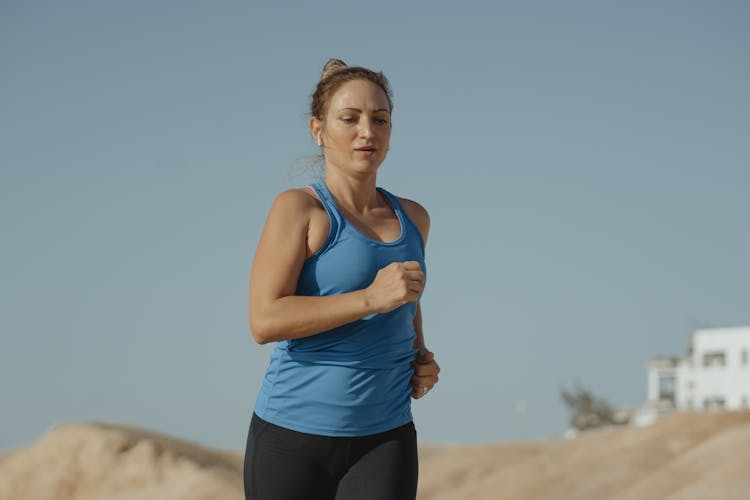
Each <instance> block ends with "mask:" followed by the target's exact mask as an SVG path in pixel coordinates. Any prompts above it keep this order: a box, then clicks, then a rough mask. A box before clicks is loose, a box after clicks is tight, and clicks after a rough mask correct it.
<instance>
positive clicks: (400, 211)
mask: <svg viewBox="0 0 750 500" xmlns="http://www.w3.org/2000/svg"><path fill="white" fill-rule="evenodd" d="M378 190H379V191H380V192H381V193H383V195H385V197H386V198H388V201H389V202H390V203H391V206H392V207H393V210H394V211H395V212H396V214H397V215H398V217H399V218H400V219H401V220H402V221H406V225H407V226H410V228H409V229H407V228H404V230H405V231H407V232H411V231H413V232H414V234H415V235H416V236H415V237H416V238H417V239H418V240H419V243H420V244H421V246H422V248H423V249H424V241H423V239H422V232H421V231H420V230H419V227H418V226H417V224H416V223H415V222H414V221H413V220H412V219H411V217H409V214H408V213H406V210H404V207H403V205H401V202H400V201H399V200H398V198H397V197H396V196H395V195H393V194H392V193H390V192H389V191H387V190H385V189H383V188H382V187H379V188H378Z"/></svg>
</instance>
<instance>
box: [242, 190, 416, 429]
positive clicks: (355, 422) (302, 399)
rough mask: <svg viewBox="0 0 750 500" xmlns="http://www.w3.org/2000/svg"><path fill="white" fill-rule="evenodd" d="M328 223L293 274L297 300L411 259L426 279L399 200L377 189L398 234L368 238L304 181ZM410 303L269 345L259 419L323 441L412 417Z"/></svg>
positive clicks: (363, 281)
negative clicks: (324, 233)
mask: <svg viewBox="0 0 750 500" xmlns="http://www.w3.org/2000/svg"><path fill="white" fill-rule="evenodd" d="M311 186H312V187H313V189H314V190H315V192H316V193H317V195H318V198H319V199H320V201H321V203H322V204H323V206H324V208H325V210H326V212H327V214H328V218H329V230H328V237H327V238H326V241H325V243H324V244H323V246H322V247H321V248H320V250H318V251H317V252H315V254H313V255H311V256H310V257H309V258H308V259H307V260H306V261H305V263H304V265H303V267H302V270H301V272H300V276H299V280H298V284H297V291H296V294H297V295H306V296H322V295H336V294H341V293H345V292H351V291H354V290H360V289H363V288H366V287H367V286H369V285H370V284H371V283H372V281H373V280H374V279H375V275H376V274H377V272H378V270H379V269H381V268H383V267H385V266H387V265H388V264H390V263H392V262H403V261H407V260H415V261H418V262H419V263H420V265H421V266H422V271H423V272H425V274H426V269H425V261H424V242H423V240H422V235H421V233H420V232H419V229H418V228H417V226H416V225H415V224H414V223H413V222H412V221H411V219H410V218H409V217H408V215H407V214H406V212H405V211H404V210H403V207H402V206H401V204H400V203H399V201H398V199H397V198H396V197H395V196H393V195H392V194H391V193H389V192H388V191H386V190H385V189H383V188H380V187H378V188H377V189H378V191H379V192H380V193H382V195H383V196H385V198H386V200H387V201H388V203H389V204H390V205H391V208H392V209H393V211H394V212H395V214H396V216H397V217H398V221H399V224H400V226H401V234H400V235H399V237H398V238H396V239H395V240H393V241H389V242H382V241H378V240H375V239H373V238H370V237H369V236H367V235H365V234H364V233H362V232H361V231H359V230H358V229H357V228H356V227H355V226H354V225H352V224H351V223H350V222H349V221H348V220H347V219H346V218H345V217H344V216H343V214H342V212H341V211H340V210H339V208H338V206H337V205H336V202H335V201H334V199H333V196H332V195H331V193H330V191H329V190H328V187H327V185H326V184H325V182H324V181H321V182H317V183H314V184H311ZM416 309H417V303H416V302H410V303H407V304H404V305H403V306H401V307H398V308H397V309H395V310H393V311H390V312H388V313H383V314H379V313H375V314H371V315H369V316H365V317H364V318H362V319H359V320H356V321H353V322H351V323H347V324H345V325H341V326H339V327H336V328H333V329H331V330H328V331H325V332H321V333H318V334H315V335H310V336H308V337H304V338H299V339H291V340H283V341H279V342H277V343H276V346H275V348H274V350H273V351H272V353H271V360H270V363H269V365H268V369H267V370H266V374H265V377H264V379H263V383H262V385H261V388H260V391H259V394H258V397H257V399H256V402H255V413H256V414H257V415H258V416H259V417H260V418H262V419H264V420H266V421H268V422H271V423H273V424H276V425H279V426H282V427H286V428H288V429H292V430H296V431H299V432H306V433H309V434H318V435H325V436H363V435H368V434H375V433H378V432H384V431H387V430H390V429H393V428H396V427H398V426H400V425H403V424H405V423H408V422H410V421H411V420H412V413H411V377H412V374H413V366H412V361H413V360H414V358H415V350H414V347H413V343H414V339H415V336H416V335H415V332H414V324H413V321H414V316H415V314H416Z"/></svg>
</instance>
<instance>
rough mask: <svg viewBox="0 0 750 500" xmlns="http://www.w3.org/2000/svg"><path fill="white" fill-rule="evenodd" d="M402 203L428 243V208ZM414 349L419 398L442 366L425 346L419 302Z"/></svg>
mask: <svg viewBox="0 0 750 500" xmlns="http://www.w3.org/2000/svg"><path fill="white" fill-rule="evenodd" d="M400 201H401V205H402V206H403V207H404V210H406V213H407V214H408V215H409V217H410V218H411V220H412V221H414V223H415V224H416V225H417V227H418V228H419V232H420V233H421V234H422V241H423V242H424V244H425V246H426V245H427V234H428V233H429V231H430V216H429V214H428V213H427V210H425V208H424V207H423V206H422V205H420V204H419V203H417V202H415V201H412V200H407V199H405V198H400ZM414 332H415V333H416V338H415V339H414V349H415V350H416V351H417V357H416V359H415V360H414V362H413V365H414V375H412V378H411V388H412V391H411V396H412V397H413V398H414V399H419V398H421V397H423V396H424V395H425V394H427V393H428V392H429V391H430V390H431V389H432V388H433V387H434V386H435V384H437V381H438V374H439V373H440V366H438V364H437V363H436V362H435V354H434V353H432V352H431V351H430V350H429V349H427V347H426V346H425V340H424V332H423V330H422V306H421V304H420V303H419V302H417V312H416V314H415V315H414Z"/></svg>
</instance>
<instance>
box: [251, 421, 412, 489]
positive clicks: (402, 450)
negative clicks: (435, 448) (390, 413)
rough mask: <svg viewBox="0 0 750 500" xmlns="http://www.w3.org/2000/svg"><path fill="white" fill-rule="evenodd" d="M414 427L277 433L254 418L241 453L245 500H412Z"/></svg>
mask: <svg viewBox="0 0 750 500" xmlns="http://www.w3.org/2000/svg"><path fill="white" fill-rule="evenodd" d="M418 470H419V466H418V461H417V431H416V429H415V428H414V423H413V422H409V423H408V424H404V425H402V426H401V427H397V428H395V429H392V430H389V431H386V432H381V433H379V434H372V435H370V436H357V437H328V436H318V435H316V434H306V433H304V432H297V431H293V430H291V429H287V428H285V427H279V426H278V425H274V424H272V423H270V422H266V421H265V420H263V419H261V418H260V417H258V416H257V415H256V414H255V413H253V417H252V420H251V422H250V430H249V431H248V436H247V449H246V450H245V466H244V482H245V498H246V499H247V500H301V499H304V500H414V499H415V498H416V496H417V475H418Z"/></svg>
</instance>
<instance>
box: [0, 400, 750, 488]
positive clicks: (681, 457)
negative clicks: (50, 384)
mask: <svg viewBox="0 0 750 500" xmlns="http://www.w3.org/2000/svg"><path fill="white" fill-rule="evenodd" d="M242 460H243V457H242V453H241V452H226V451H219V450H212V449H210V448H206V447H203V446H199V445H196V444H193V443H189V442H187V441H183V440H180V439H176V438H173V437H169V436H166V435H162V434H158V433H154V432H149V431H147V430H143V429H138V428H133V427H127V426H122V425H114V424H103V423H64V424H59V425H57V426H55V427H53V428H52V429H51V430H50V431H49V432H48V433H46V434H45V435H43V436H42V437H41V438H40V439H38V440H37V441H35V442H33V443H32V444H30V445H28V446H25V447H22V448H18V449H16V450H12V451H10V452H6V453H4V454H3V455H0V500H22V499H23V500H53V499H54V500H105V499H107V500H125V499H128V500H141V499H143V500H145V499H160V500H172V499H174V500H177V499H180V500H199V499H201V500H202V499H217V498H221V499H227V500H234V499H237V500H241V499H243V498H244V497H243V493H242ZM419 498H420V500H454V499H455V500H458V499H461V500H465V499H472V500H489V499H492V500H506V499H514V500H515V499H524V500H526V499H540V500H541V499H555V500H573V499H580V500H594V499H609V500H636V499H637V500H649V499H659V500H665V499H668V500H688V499H696V500H697V499H701V500H704V499H711V500H713V499H716V500H734V499H737V500H739V499H743V500H744V499H749V498H750V412H731V413H715V414H678V415H673V416H671V417H668V418H664V419H662V420H660V421H658V422H657V423H655V424H654V425H652V426H650V427H644V428H635V427H618V428H607V429H600V430H596V431H590V432H588V433H585V434H583V435H581V436H579V437H577V438H575V439H572V440H565V439H550V440H546V441H538V442H521V443H499V444H486V445H476V446H423V447H422V448H421V449H420V484H419ZM301 500H304V499H301Z"/></svg>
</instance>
